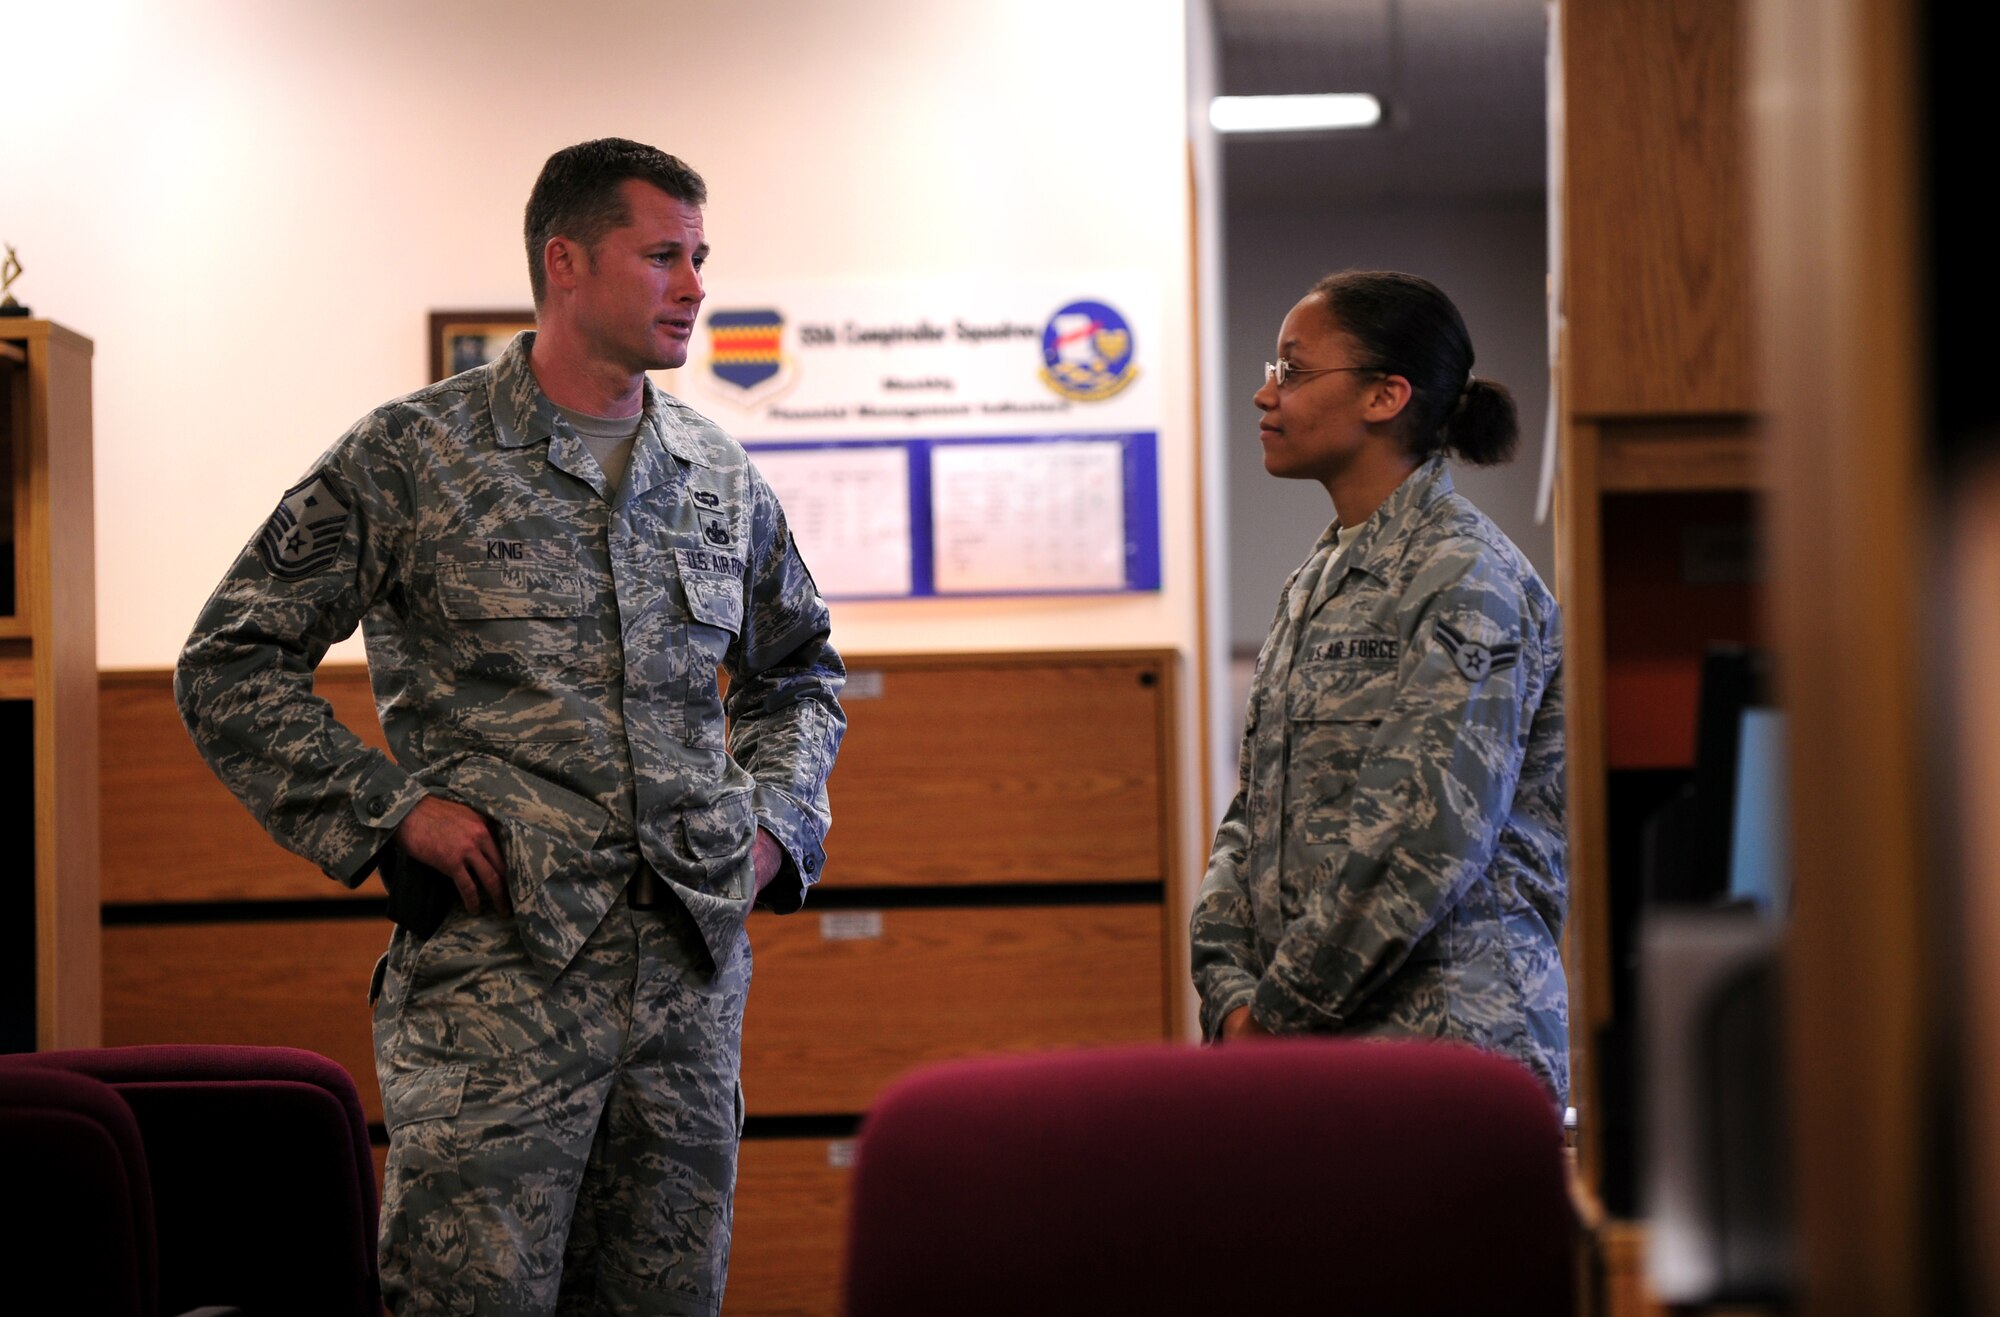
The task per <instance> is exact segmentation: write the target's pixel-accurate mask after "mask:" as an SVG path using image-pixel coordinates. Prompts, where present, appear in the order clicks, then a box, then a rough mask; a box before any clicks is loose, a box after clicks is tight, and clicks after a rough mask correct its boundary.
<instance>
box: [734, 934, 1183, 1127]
mask: <svg viewBox="0 0 2000 1317" xmlns="http://www.w3.org/2000/svg"><path fill="white" fill-rule="evenodd" d="M873 919H879V920H880V921H881V922H880V935H879V936H853V934H854V933H855V932H856V931H857V930H856V923H857V921H865V920H873ZM1164 932H1165V930H1163V929H1162V928H1161V912H1160V907H1158V906H1156V905H1133V906H1088V905H1077V906H1021V907H1007V908H994V909H948V910H885V911H875V912H861V911H838V912H833V913H829V914H825V915H813V914H811V913H809V912H808V913H804V914H799V915H789V916H785V917H783V918H779V917H776V916H771V915H758V916H757V917H755V918H754V919H752V921H751V926H750V938H751V946H752V948H753V954H754V956H755V966H756V969H755V974H754V979H753V984H752V987H751V992H750V1007H749V1013H748V1017H747V1019H746V1021H745V1023H744V1029H743V1034H744V1042H743V1088H744V1094H745V1097H746V1098H747V1100H748V1102H749V1109H750V1112H751V1114H752V1115H778V1114H788V1115H797V1114H811V1113H833V1112H858V1111H862V1110H864V1109H866V1107H867V1106H868V1104H869V1102H870V1101H871V1100H872V1099H873V1098H874V1096H875V1094H876V1092H878V1091H879V1090H880V1089H881V1087H882V1085H883V1084H885V1083H887V1082H888V1081H889V1080H890V1079H893V1078H894V1077H895V1076H896V1075H898V1074H900V1073H902V1072H903V1071H905V1070H907V1069H909V1068H910V1067H912V1066H915V1065H920V1064H923V1063H925V1062H930V1061H940V1060H944V1059H947V1058H950V1057H957V1056H968V1055H972V1054H975V1053H980V1052H999V1051H1015V1050H1022V1049H1028V1048H1038V1047H1060V1046H1079V1045H1086V1044H1095V1043H1114V1042H1133V1041H1146V1040H1153V1041H1157V1040H1160V1039H1162V1038H1164V1037H1165V1036H1166V1015H1165V1007H1164V998H1165V995H1166V992H1167V984H1166V982H1165V971H1164V962H1163V955H1164V946H1163V935H1164ZM829 933H831V934H833V936H828V934H829Z"/></svg>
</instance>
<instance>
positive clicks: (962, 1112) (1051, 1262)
mask: <svg viewBox="0 0 2000 1317" xmlns="http://www.w3.org/2000/svg"><path fill="white" fill-rule="evenodd" d="M1565 1177H1566V1171H1565V1161H1564V1155H1563V1150H1562V1132H1561V1127H1560V1123H1559V1120H1558V1117H1557V1115H1556V1112H1555V1109H1554V1107H1553V1105H1552V1104H1551V1102H1550V1100H1549V1098H1548V1096H1547V1095H1546V1094H1545V1093H1544V1092H1543V1091H1542V1089H1541V1087H1540V1086H1539V1085H1538V1084H1537V1083H1536V1082H1535V1081H1534V1080H1533V1079H1532V1078H1531V1077H1530V1076H1529V1075H1528V1073H1527V1072H1526V1071H1525V1070H1523V1069H1521V1068H1520V1067H1518V1066H1516V1065H1515V1064H1514V1063H1512V1062H1510V1061H1506V1060H1503V1059H1500V1058H1497V1057H1494V1056H1490V1055H1486V1054H1483V1053H1480V1052H1476V1051H1473V1050H1471V1049H1469V1048H1464V1047H1458V1046H1451V1045H1445V1044H1423V1043H1368V1042H1355V1041H1330V1040H1298V1041H1291V1040H1287V1041H1275V1042H1268V1043H1257V1044H1241V1045H1237V1046H1231V1047H1222V1048H1209V1049H1198V1048H1192V1047H1172V1046H1158V1047H1141V1048H1118V1049H1107V1050H1103V1051H1083V1052H1071V1053H1053V1054H1044V1055H1037V1056H1027V1057H997V1058H989V1059H980V1060H973V1061H964V1062H955V1063H950V1064H947V1065H942V1066H938V1067H934V1068H931V1069H927V1070H922V1071H918V1072H916V1073H914V1074H912V1075H911V1076H908V1077H906V1078H905V1079H903V1080H901V1081H899V1082H898V1083H896V1084H895V1085H892V1086H891V1087H890V1089H889V1090H888V1091H887V1092H885V1093H884V1094H883V1096H882V1097H881V1098H880V1099H879V1100H878V1101H877V1103H876V1104H875V1106H874V1107H873V1108H872V1109H871V1110H870V1112H869V1114H868V1117H867V1119H866V1121H865V1122H864V1124H863V1127H862V1133H861V1140H860V1146H859V1149H858V1151H857V1161H856V1170H855V1179H854V1185H853V1199H852V1207H851V1214H850V1222H851V1228H850V1231H849V1245H848V1247H849V1251H848V1271H847V1279H846V1295H847V1312H848V1314H849V1317H896V1315H899V1314H918V1313H923V1314H935V1313H944V1312H949V1313H952V1314H954V1315H955V1317H982V1315H983V1314H989V1313H990V1314H999V1313H1018V1312H1035V1313H1038V1314H1052V1315H1059V1314H1069V1313H1076V1314H1083V1313H1092V1314H1097V1313H1113V1312H1135V1313H1137V1312H1143V1313H1148V1314H1182V1313H1185V1314H1196V1313H1199V1314H1205V1315H1206V1314H1234V1313H1245V1314H1254V1313H1282V1312H1307V1311H1339V1312H1355V1313H1374V1312H1382V1313H1391V1312H1393V1313H1397V1314H1401V1315H1404V1317H1423V1315H1425V1314H1440V1315H1442V1314H1452V1315H1453V1317H1458V1315H1459V1314H1465V1313H1517V1312H1518V1313H1537V1314H1542V1313H1546V1314H1566V1313H1569V1312H1571V1311H1572V1310H1573V1303H1574V1282H1575V1270H1574V1268H1575V1219H1574V1216H1573V1213H1572V1211H1571V1208H1570V1203H1569V1197H1568V1191H1567V1185H1566V1178H1565Z"/></svg>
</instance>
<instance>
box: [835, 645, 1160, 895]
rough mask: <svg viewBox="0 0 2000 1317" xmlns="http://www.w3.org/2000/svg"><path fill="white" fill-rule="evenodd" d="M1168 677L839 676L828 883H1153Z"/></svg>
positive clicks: (1154, 660)
mask: <svg viewBox="0 0 2000 1317" xmlns="http://www.w3.org/2000/svg"><path fill="white" fill-rule="evenodd" d="M1165 662H1166V661H1165V659H1164V658H1162V657H1160V656H1152V657H1150V658H1132V659H1122V660H1120V659H1111V660H1095V659H1093V658H1091V657H1090V656H1087V655H1075V656H1062V657H1061V658H1060V659H1052V657H1051V656H1047V655H1042V656H1023V658H1022V659H1020V660H1014V661H1010V660H1009V659H1007V658H1006V657H1003V656H994V655H986V656H982V658H981V661H980V662H978V663H976V664H967V663H950V662H940V661H938V660H928V661H922V660H903V661H898V660H890V659H880V660H870V659H865V658H857V659H854V660H852V663H851V666H850V671H851V673H852V676H851V679H850V682H849V695H848V696H846V697H844V698H843V706H844V707H845V708H846V710H847V717H848V733H847V740H846V741H845V742H844V743H843V744H842V746H841V749H840V759H839V761H838V763H837V764H836V765H835V767H834V771H833V777H832V779H831V781H830V783H829V785H828V788H827V790H828V793H829V795H830V796H831V798H832V800H833V809H834V827H833V831H832V832H831V833H829V834H828V837H827V860H826V878H825V881H826V882H828V883H830V884H836V885H841V886H885V885H887V886H932V885H939V884H953V883H1043V882H1047V883H1060V882H1107V881H1119V880H1124V881H1153V880H1156V879H1158V878H1159V877H1160V876H1161V875H1162V874H1163V873H1164V872H1165V862H1164V856H1165V845H1166V843H1165V827H1164V812H1163V805H1162V798H1163V797H1162V783H1163V780H1164V778H1163V771H1162V757H1163V754H1164V744H1165V737H1164V735H1163V733H1162V730H1161V729H1162V720H1163V718H1164V717H1165V699H1164V695H1163V691H1164V685H1165Z"/></svg>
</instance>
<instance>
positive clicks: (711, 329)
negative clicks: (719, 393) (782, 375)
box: [708, 309, 785, 393]
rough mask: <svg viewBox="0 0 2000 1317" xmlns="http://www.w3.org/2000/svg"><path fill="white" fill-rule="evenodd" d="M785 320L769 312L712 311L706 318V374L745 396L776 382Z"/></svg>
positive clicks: (782, 354)
mask: <svg viewBox="0 0 2000 1317" xmlns="http://www.w3.org/2000/svg"><path fill="white" fill-rule="evenodd" d="M784 333H785V318H784V317H783V316H781V315H779V314H778V313H777V312H776V311H772V310H769V309H764V310H757V311H714V312H711V313H710V314H709V317H708V343H709V370H710V371H712V372H713V373H714V375H715V378H716V379H718V380H720V381H722V382H723V383H724V384H728V385H732V386H733V387H735V388H737V389H739V390H741V391H742V392H744V393H750V392H753V391H755V390H757V389H758V387H759V386H760V385H764V384H767V383H769V382H770V381H772V380H774V379H776V378H777V377H778V374H779V372H780V371H782V370H783V369H784V365H785V358H784V353H783V352H782V351H780V346H781V344H782V343H783V341H784Z"/></svg>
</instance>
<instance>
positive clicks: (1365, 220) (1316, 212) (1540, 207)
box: [1219, 197, 1555, 716]
mask: <svg viewBox="0 0 2000 1317" xmlns="http://www.w3.org/2000/svg"><path fill="white" fill-rule="evenodd" d="M1545 214H1546V208H1545V206H1544V203H1543V201H1542V199H1541V198H1539V197H1529V198H1519V199H1505V198H1499V199H1491V200H1483V201H1482V200H1471V199H1460V200H1454V201H1443V200H1436V201H1428V202H1419V201H1406V202H1400V203H1391V202H1377V203H1368V204H1360V205H1350V206H1343V207H1340V208H1338V209H1327V210H1321V209H1317V208H1315V209H1312V210H1303V209H1301V210H1280V209H1276V208H1273V207H1271V206H1270V205H1268V204H1259V205H1241V206H1235V207H1232V208H1231V210H1230V212H1229V217H1228V223H1229V241H1228V251H1229V270H1228V278H1229V307H1228V320H1229V376H1228V378H1227V379H1225V380H1223V381H1221V382H1220V385H1219V387H1221V388H1223V389H1225V390H1226V391H1227V392H1228V395H1229V396H1228V399H1227V402H1228V403H1229V408H1228V415H1229V418H1230V429H1229V445H1230V449H1229V453H1228V455H1227V459H1226V460H1227V463H1228V466H1227V480H1228V482H1229V527H1228V531H1227V534H1228V550H1227V551H1228V557H1229V572H1228V578H1227V585H1226V589H1227V591H1228V594H1229V599H1228V601H1227V611H1228V616H1229V619H1230V621H1229V633H1230V641H1231V644H1232V646H1233V647H1235V648H1236V649H1237V650H1239V651H1240V650H1242V649H1245V648H1248V649H1251V650H1254V649H1255V648H1256V647H1257V646H1258V645H1259V644H1261V643H1262V642H1263V639H1264V634H1265V632H1266V631H1268V630H1269V629H1270V625H1271V616H1272V613H1273V612H1274V611H1275V610H1276V608H1277V606H1278V591H1279V589H1280V588H1281V587H1282V586H1283V585H1284V582H1285V577H1286V576H1287V575H1288V574H1289V573H1290V572H1291V570H1292V569H1293V568H1294V567H1296V566H1298V565H1299V563H1300V562H1301V561H1302V560H1303V559H1304V558H1305V556H1306V553H1307V552H1308V551H1309V550H1310V549H1311V548H1312V544H1313V541H1314V540H1315V539H1316V538H1317V537H1318V536H1319V534H1320V532H1321V531H1323V530H1325V529H1326V525H1327V523H1328V522H1329V521H1331V520H1332V519H1333V504H1332V503H1331V502H1330V501H1329V500H1328V498H1327V496H1326V490H1325V489H1324V488H1322V487H1321V486H1320V485H1318V484H1316V483H1314V482H1312V481H1302V480H1278V479H1275V478H1274V477H1272V476H1271V475H1269V474H1268V473H1267V472H1266V471H1265V470H1264V463H1263V454H1262V449H1261V448H1260V447H1259V446H1258V441H1257V410H1256V408H1255V407H1253V406H1252V405H1251V403H1250V395H1251V394H1252V393H1255V392H1256V390H1257V386H1258V384H1259V383H1260V382H1261V380H1262V378H1263V363H1264V362H1266V361H1269V360H1270V359H1271V356H1272V354H1273V353H1274V352H1275V351H1276V347H1275V346H1274V345H1275V343H1276V341H1277V337H1278V325H1279V323H1280V322H1281V321H1283V319H1284V318H1285V313H1286V312H1287V311H1289V310H1290V309H1291V308H1292V304H1293V303H1294V302H1296V301H1298V299H1299V298H1300V296H1302V295H1303V294H1304V293H1305V291H1306V289H1307V288H1309V287H1311V286H1312V284H1313V282H1314V281H1315V280H1316V279H1318V278H1319V277H1320V276H1321V275H1323V274H1328V273H1331V272H1332V271H1334V270H1340V269H1347V268H1350V267H1352V268H1357V269H1388V270H1408V271H1409V272H1411V273H1412V274H1420V275H1423V276H1424V277H1425V278H1427V279H1429V280H1431V281H1432V282H1433V283H1435V284H1437V285H1438V286H1439V287H1440V288H1442V289H1444V291H1445V293H1446V294H1447V295H1448V296H1449V297H1450V298H1451V299H1452V301H1454V302H1455V303H1457V304H1458V309H1459V312H1460V314H1462V315H1463V316H1464V317H1465V323H1466V328H1467V329H1468V330H1470V331H1471V334H1472V346H1473V351H1474V353H1475V354H1476V355H1477V358H1478V360H1477V361H1476V363H1475V364H1474V367H1473V370H1474V373H1475V374H1478V375H1481V376H1486V377H1490V378H1493V379H1497V380H1499V381H1500V382H1501V383H1503V384H1505V385H1507V386H1508V387H1509V388H1510V389H1512V390H1513V392H1514V401H1515V404H1516V405H1517V407H1518V408H1519V410H1520V416H1521V449H1520V452H1519V454H1518V455H1517V456H1516V457H1515V458H1514V460H1513V461H1512V462H1511V463H1509V464H1508V465H1506V466H1502V467H1490V468H1486V469H1483V470H1482V469H1478V468H1473V467H1467V466H1465V465H1463V464H1462V463H1457V464H1454V465H1453V468H1452V478H1453V479H1454V480H1455V481H1456V482H1457V483H1458V487H1459V489H1460V490H1461V491H1462V492H1463V493H1464V494H1465V495H1466V496H1467V497H1468V498H1470V499H1471V500H1472V501H1473V503H1475V504H1476V505H1478V507H1479V508H1480V509H1481V510H1482V511H1484V512H1485V513H1486V514H1487V515H1488V516H1490V517H1492V518H1493V519H1494V521H1496V522H1497V523H1499V526H1500V528H1501V530H1503V531H1505V532H1506V533H1507V534H1508V535H1509V536H1510V537H1512V538H1513V540H1514V542H1515V543H1516V544H1518V545H1519V546H1520V547H1521V550H1522V552H1524V553H1526V554H1527V555H1528V558H1529V560H1530V561H1532V562H1533V563H1534V564H1535V567H1536V570H1538V571H1540V572H1541V574H1542V576H1543V579H1545V580H1547V581H1550V582H1551V583H1553V581H1554V579H1555V578H1554V568H1555V550H1554V543H1553V537H1552V531H1551V527H1550V526H1548V525H1546V524H1541V525H1538V524H1536V522H1535V519H1534V510H1535V506H1534V505H1535V487H1536V480H1537V477H1538V475H1539V474H1540V463H1541V445H1542V427H1543V418H1544V417H1545V416H1546V415H1547V409H1548V346H1547V345H1548V337H1547V330H1546V323H1547V320H1546V309H1545V299H1544V288H1545V281H1544V274H1545V272H1546V270H1547V269H1548V239H1547V229H1546V225H1545V219H1544V217H1545ZM1238 712H1239V716H1240V710H1239V711H1238Z"/></svg>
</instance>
